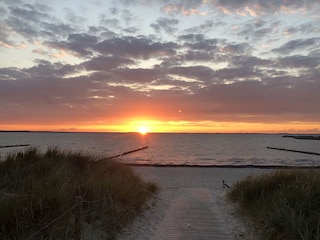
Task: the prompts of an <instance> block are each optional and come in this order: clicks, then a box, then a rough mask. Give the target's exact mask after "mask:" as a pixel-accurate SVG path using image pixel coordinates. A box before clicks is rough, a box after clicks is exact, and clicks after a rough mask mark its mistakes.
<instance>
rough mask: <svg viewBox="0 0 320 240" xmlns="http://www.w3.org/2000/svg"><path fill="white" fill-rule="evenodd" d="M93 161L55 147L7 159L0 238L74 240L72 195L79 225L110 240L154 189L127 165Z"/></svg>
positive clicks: (1, 175)
mask: <svg viewBox="0 0 320 240" xmlns="http://www.w3.org/2000/svg"><path fill="white" fill-rule="evenodd" d="M97 160H98V159H96V158H94V157H92V156H88V155H86V154H83V153H72V152H63V151H60V150H59V149H57V148H52V149H48V150H47V151H46V152H45V153H40V152H39V151H38V150H37V149H36V148H30V149H28V150H26V151H25V152H19V153H16V154H11V155H8V156H7V157H6V159H5V161H3V162H0V239H73V238H74V214H75V212H74V208H75V197H76V196H82V199H83V203H82V225H83V226H90V227H91V228H97V229H99V230H101V229H102V230H103V231H102V232H103V238H104V239H114V237H115V235H116V234H117V233H118V232H119V231H120V230H121V229H122V228H123V227H124V226H126V225H127V224H129V223H130V222H131V221H132V220H133V219H134V217H135V216H136V215H137V214H139V213H140V212H141V211H142V210H143V209H144V208H145V207H146V202H147V200H148V199H149V198H150V197H151V196H152V195H153V194H154V193H155V192H156V191H157V186H156V185H155V184H153V183H148V182H144V181H142V180H141V179H140V178H139V177H138V176H137V175H136V174H135V173H134V172H133V170H132V169H131V168H130V167H128V166H125V165H123V164H120V163H118V162H115V161H113V160H110V159H109V160H106V161H97ZM97 232H99V231H97ZM100 232H101V231H100ZM82 234H83V235H86V232H85V229H83V233H82ZM96 237H97V236H96Z"/></svg>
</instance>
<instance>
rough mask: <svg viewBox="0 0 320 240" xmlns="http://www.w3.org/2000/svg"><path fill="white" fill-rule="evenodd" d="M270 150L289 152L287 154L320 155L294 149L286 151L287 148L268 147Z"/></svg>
mask: <svg viewBox="0 0 320 240" xmlns="http://www.w3.org/2000/svg"><path fill="white" fill-rule="evenodd" d="M267 148H268V149H274V150H280V151H287V152H296V153H304V154H311V155H320V153H316V152H307V151H299V150H293V149H286V148H276V147H267Z"/></svg>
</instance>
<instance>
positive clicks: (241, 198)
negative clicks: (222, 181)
mask: <svg viewBox="0 0 320 240" xmlns="http://www.w3.org/2000/svg"><path fill="white" fill-rule="evenodd" d="M228 198H229V199H230V200H231V201H233V202H236V203H238V207H239V209H238V210H239V213H240V214H244V215H246V216H249V217H250V218H251V220H252V222H253V223H254V225H255V227H256V228H257V229H259V231H260V233H261V236H263V237H261V239H270V240H271V239H272V240H273V239H288V240H289V239H290V240H295V239H303V240H311V239H320V172H319V170H316V169H315V170H289V169H287V170H277V171H275V172H273V173H270V174H264V175H258V176H254V177H250V178H247V179H246V180H243V181H240V182H238V183H236V184H235V185H234V186H233V187H232V189H231V191H230V192H229V193H228Z"/></svg>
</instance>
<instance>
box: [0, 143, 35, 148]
mask: <svg viewBox="0 0 320 240" xmlns="http://www.w3.org/2000/svg"><path fill="white" fill-rule="evenodd" d="M28 146H30V144H17V145H6V146H0V148H11V147H28Z"/></svg>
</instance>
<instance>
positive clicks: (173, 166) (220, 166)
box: [124, 163, 320, 169]
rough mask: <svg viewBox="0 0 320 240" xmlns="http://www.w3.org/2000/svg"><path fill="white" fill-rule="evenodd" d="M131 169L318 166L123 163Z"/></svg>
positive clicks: (294, 167) (314, 167) (299, 167)
mask: <svg viewBox="0 0 320 240" xmlns="http://www.w3.org/2000/svg"><path fill="white" fill-rule="evenodd" d="M124 164H125V165H128V166H132V167H159V168H161V167H163V168H166V167H172V168H175V167H179V168H184V167H185V168H248V169H249V168H257V169H312V168H313V169H319V168H320V166H281V165H280V166H278V165H192V164H190V165H184V164H175V165H173V164H145V163H142V164H138V163H124Z"/></svg>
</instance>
